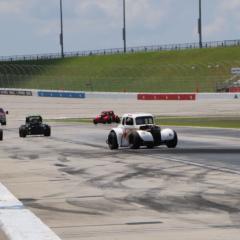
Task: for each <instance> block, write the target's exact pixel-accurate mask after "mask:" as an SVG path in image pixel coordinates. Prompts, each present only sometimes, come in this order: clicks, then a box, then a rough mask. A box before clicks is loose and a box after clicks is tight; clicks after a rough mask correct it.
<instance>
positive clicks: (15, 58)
mask: <svg viewBox="0 0 240 240" xmlns="http://www.w3.org/2000/svg"><path fill="white" fill-rule="evenodd" d="M231 46H240V40H239V39H237V40H224V41H212V42H204V43H203V48H216V47H231ZM194 48H199V43H196V42H194V43H180V44H162V45H153V46H140V47H128V48H127V49H126V52H127V53H136V52H157V51H173V50H185V49H194ZM111 54H124V49H123V48H111V49H100V50H88V51H74V52H65V53H64V57H66V58H71V57H83V56H91V55H111ZM61 57H62V56H61V54H60V53H47V54H31V55H14V56H2V57H0V61H1V62H10V61H27V60H48V59H60V58H61Z"/></svg>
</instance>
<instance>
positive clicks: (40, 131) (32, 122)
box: [19, 115, 51, 138]
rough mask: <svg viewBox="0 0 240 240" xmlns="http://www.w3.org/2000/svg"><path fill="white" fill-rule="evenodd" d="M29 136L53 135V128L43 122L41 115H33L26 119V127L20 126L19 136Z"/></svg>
mask: <svg viewBox="0 0 240 240" xmlns="http://www.w3.org/2000/svg"><path fill="white" fill-rule="evenodd" d="M27 135H44V136H46V137H48V136H50V135H51V127H50V126H49V125H47V124H44V123H43V122H42V117H41V116H40V115H32V116H28V117H26V122H25V125H22V126H20V128H19V136H20V137H23V138H24V137H26V136H27Z"/></svg>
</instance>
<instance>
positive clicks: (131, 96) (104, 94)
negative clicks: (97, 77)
mask: <svg viewBox="0 0 240 240" xmlns="http://www.w3.org/2000/svg"><path fill="white" fill-rule="evenodd" d="M85 94H86V98H109V99H137V93H124V92H86V93H85Z"/></svg>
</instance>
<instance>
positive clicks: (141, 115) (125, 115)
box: [122, 113, 153, 118]
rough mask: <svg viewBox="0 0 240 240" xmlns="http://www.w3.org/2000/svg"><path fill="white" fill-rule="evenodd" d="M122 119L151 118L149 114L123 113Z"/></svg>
mask: <svg viewBox="0 0 240 240" xmlns="http://www.w3.org/2000/svg"><path fill="white" fill-rule="evenodd" d="M122 117H123V118H124V117H132V118H137V117H153V115H152V114H151V113H125V114H123V116H122Z"/></svg>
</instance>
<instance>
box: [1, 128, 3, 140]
mask: <svg viewBox="0 0 240 240" xmlns="http://www.w3.org/2000/svg"><path fill="white" fill-rule="evenodd" d="M2 140H3V131H2V130H0V141H2Z"/></svg>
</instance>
